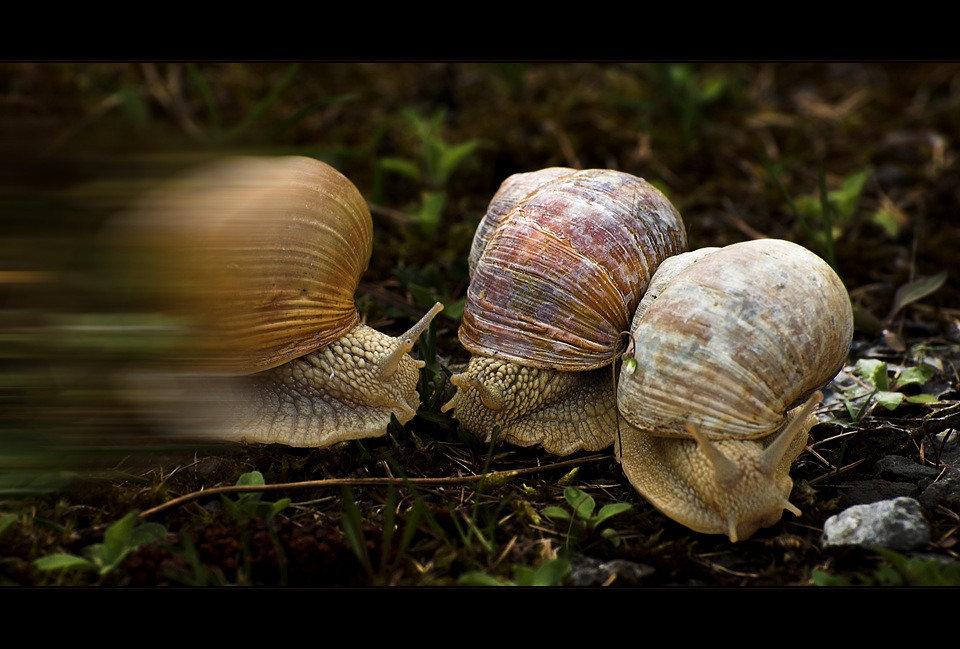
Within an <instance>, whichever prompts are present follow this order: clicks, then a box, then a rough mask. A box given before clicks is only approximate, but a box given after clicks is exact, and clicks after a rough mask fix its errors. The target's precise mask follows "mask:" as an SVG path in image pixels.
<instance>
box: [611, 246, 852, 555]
mask: <svg viewBox="0 0 960 649" xmlns="http://www.w3.org/2000/svg"><path fill="white" fill-rule="evenodd" d="M631 333H632V336H633V342H634V345H635V349H634V355H633V361H628V362H626V363H625V364H624V367H623V369H622V370H621V374H620V382H619V387H618V395H617V405H618V409H619V411H620V413H621V415H622V417H623V420H622V421H621V432H620V442H619V448H618V455H619V457H620V460H621V463H622V465H623V468H624V472H625V473H626V475H627V477H628V478H629V480H630V482H631V483H632V484H633V485H634V487H636V489H637V490H638V491H639V492H640V493H641V495H643V496H644V498H646V499H647V500H648V501H650V502H651V503H653V504H654V506H656V507H657V508H658V509H660V510H661V511H662V512H663V513H664V514H666V515H667V516H669V517H671V518H673V519H674V520H677V521H678V522H681V523H683V524H685V525H687V526H688V527H690V528H691V529H694V530H696V531H699V532H704V533H713V534H726V535H727V536H728V537H729V538H730V539H731V540H732V541H737V540H742V539H745V538H747V537H749V536H750V535H752V534H753V533H754V532H755V531H756V530H757V529H759V528H760V527H769V526H770V525H773V524H774V523H776V522H777V521H778V520H780V518H781V516H782V512H783V510H784V509H788V510H790V511H792V512H793V513H795V514H797V515H799V513H800V512H799V510H797V509H796V508H795V507H794V506H793V505H791V504H790V502H789V501H788V500H787V498H788V496H789V495H790V490H791V488H792V485H793V483H792V481H791V480H790V478H789V475H788V472H789V467H790V464H791V463H792V462H793V460H794V459H796V457H797V456H798V455H799V454H800V452H802V450H803V448H804V445H805V442H806V439H807V433H808V431H809V430H810V428H811V427H812V426H813V425H814V424H815V423H816V419H815V417H813V416H812V414H811V411H812V408H813V407H814V406H815V404H816V403H817V402H818V401H819V398H820V393H819V392H817V390H819V389H820V388H822V387H823V386H825V385H826V384H827V383H829V382H830V381H831V380H832V379H833V377H834V376H835V375H836V374H837V372H838V371H839V370H840V369H841V368H842V366H843V363H844V361H845V359H846V357H847V354H848V352H849V349H850V342H851V339H852V335H853V316H852V309H851V306H850V300H849V297H848V295H847V292H846V289H845V288H844V286H843V283H842V282H841V281H840V278H839V277H837V275H836V273H834V271H833V270H832V269H831V268H830V267H829V266H828V265H827V264H826V263H825V262H824V261H823V260H822V259H820V258H819V257H818V256H817V255H815V254H813V253H812V252H810V251H808V250H806V249H804V248H802V247H800V246H798V245H796V244H793V243H789V242H786V241H779V240H770V239H764V240H758V241H749V242H744V243H738V244H734V245H731V246H727V247H725V248H708V249H703V250H697V251H694V252H691V253H686V254H683V255H678V256H676V257H673V258H671V259H668V260H666V261H665V262H664V263H663V264H662V265H661V267H660V269H659V270H658V271H657V273H656V275H654V278H653V279H652V280H651V283H650V287H649V289H648V291H647V294H646V295H645V296H644V298H643V300H642V302H641V305H640V307H639V308H638V310H637V314H636V317H635V318H634V321H633V325H632V327H631ZM800 404H803V406H801V405H800Z"/></svg>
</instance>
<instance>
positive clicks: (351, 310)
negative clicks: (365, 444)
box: [118, 156, 443, 447]
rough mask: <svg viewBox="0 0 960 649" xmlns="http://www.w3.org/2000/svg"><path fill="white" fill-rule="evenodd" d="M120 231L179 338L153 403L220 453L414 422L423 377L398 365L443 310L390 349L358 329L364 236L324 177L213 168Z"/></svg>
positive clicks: (277, 168)
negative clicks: (236, 446)
mask: <svg viewBox="0 0 960 649" xmlns="http://www.w3.org/2000/svg"><path fill="white" fill-rule="evenodd" d="M118 230H119V236H120V240H121V241H122V243H123V244H124V245H125V246H127V247H128V248H129V250H128V252H130V253H131V254H133V255H134V256H135V260H134V262H132V265H131V268H137V269H142V271H141V275H140V278H141V282H142V283H141V285H140V286H139V287H138V289H139V290H144V291H146V292H147V294H148V295H150V296H153V297H155V298H156V299H157V300H158V302H159V304H160V305H161V306H160V308H161V309H163V312H164V313H165V314H166V315H167V316H169V317H172V318H175V319H176V322H178V323H181V324H182V325H183V326H184V327H185V329H186V331H187V332H188V334H187V337H186V344H185V345H182V349H181V351H180V352H179V353H178V354H177V355H176V358H175V361H176V363H175V367H173V368H172V369H171V370H170V373H169V374H166V375H164V376H166V377H167V378H168V379H169V380H168V381H167V382H165V383H164V384H163V385H164V386H166V387H167V388H168V389H170V390H172V391H173V395H167V394H166V393H163V394H162V395H161V396H160V397H158V398H160V400H161V401H163V400H164V399H165V400H166V403H167V404H169V403H170V401H171V399H172V400H176V401H177V402H176V403H175V404H174V405H173V406H172V407H169V408H167V410H169V411H172V414H175V415H176V414H185V415H186V418H188V419H189V420H190V422H191V424H193V423H194V421H193V419H192V417H193V416H195V415H196V416H197V417H199V419H200V420H201V422H199V423H197V425H198V426H200V428H199V430H202V431H203V432H204V433H205V434H206V433H210V434H214V435H216V436H217V437H218V438H220V439H229V440H244V441H248V442H262V443H283V444H287V445H290V446H312V447H324V446H329V445H331V444H333V443H336V442H338V441H342V440H348V439H357V438H363V437H374V436H379V435H383V434H385V432H386V429H387V425H388V424H389V423H390V420H391V415H395V416H396V418H397V419H398V420H399V421H400V422H401V423H405V422H407V421H409V420H410V419H411V418H412V417H413V416H414V414H415V413H416V410H417V408H418V407H419V405H420V401H419V396H418V394H417V391H416V385H417V381H418V379H419V371H418V370H419V368H420V367H423V365H424V363H423V362H422V361H415V360H414V359H412V358H411V357H410V356H409V354H408V352H410V351H411V349H412V348H413V345H414V343H415V341H416V340H417V337H418V336H419V335H420V334H421V333H422V332H423V331H424V330H425V329H426V327H427V326H428V325H429V323H430V321H431V320H432V318H433V317H434V316H435V315H436V314H437V313H438V312H439V311H440V310H441V309H442V308H443V307H442V305H441V304H439V303H437V304H436V305H435V306H434V307H433V308H432V309H431V310H430V311H429V312H428V313H427V314H426V315H425V316H424V317H423V319H421V320H420V322H418V323H417V324H416V325H415V326H414V327H413V328H411V329H410V330H409V331H407V332H406V333H404V334H403V335H401V336H399V337H397V338H393V337H390V336H387V335H385V334H382V333H380V332H378V331H376V330H374V329H372V328H370V327H368V326H366V325H364V324H360V323H359V320H360V316H359V312H358V310H357V307H356V305H355V303H354V292H355V291H356V288H357V285H358V283H359V280H360V277H361V275H362V274H363V272H364V271H365V270H366V268H367V264H368V263H369V260H370V257H371V254H372V232H373V222H372V219H371V216H370V212H369V209H368V208H367V205H366V202H365V201H364V199H363V196H361V194H360V192H359V191H358V190H357V188H356V187H355V186H354V185H353V184H352V183H351V182H350V181H349V180H348V179H347V178H346V177H344V176H343V175H341V174H340V173H339V172H338V171H337V170H335V169H334V168H333V167H331V166H329V165H327V164H325V163H322V162H320V161H318V160H315V159H312V158H305V157H298V156H289V157H277V158H253V157H250V158H246V157H241V158H230V159H226V160H221V161H218V162H214V163H212V164H209V165H207V166H205V167H203V168H201V169H199V170H195V171H192V172H190V173H188V174H185V175H183V176H181V177H179V178H177V179H175V180H174V181H173V182H172V183H170V184H168V185H167V186H164V187H162V188H160V189H158V190H155V191H153V192H151V193H149V194H148V195H147V196H146V197H145V198H143V199H142V200H141V201H140V202H139V204H138V205H137V207H136V209H134V210H133V211H132V213H129V214H128V215H127V219H126V220H125V221H124V222H123V223H122V225H121V227H120V228H118ZM153 377H154V378H156V377H157V375H153ZM167 414H171V413H170V412H168V413H167Z"/></svg>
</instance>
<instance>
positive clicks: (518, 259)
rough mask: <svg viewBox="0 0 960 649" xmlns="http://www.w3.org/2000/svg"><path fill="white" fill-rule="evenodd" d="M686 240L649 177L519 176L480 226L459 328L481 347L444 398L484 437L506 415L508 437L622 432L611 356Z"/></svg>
mask: <svg viewBox="0 0 960 649" xmlns="http://www.w3.org/2000/svg"><path fill="white" fill-rule="evenodd" d="M685 247H686V235H685V233H684V229H683V222H682V220H681V218H680V215H679V214H678V213H677V211H676V210H675V209H674V207H673V206H672V205H671V204H670V202H669V201H668V200H667V199H666V198H665V197H664V196H663V194H661V193H660V192H659V191H658V190H657V189H656V188H654V187H653V186H652V185H650V184H649V183H647V182H646V181H645V180H643V179H641V178H637V177H635V176H631V175H630V174H626V173H622V172H619V171H612V170H605V169H589V170H585V171H575V170H573V169H566V168H549V169H543V170H541V171H537V172H531V173H525V174H516V175H513V176H511V177H509V178H507V180H505V181H504V182H503V184H502V185H501V187H500V189H499V190H498V192H497V194H496V195H495V196H494V198H493V199H492V201H491V203H490V206H489V209H488V211H487V214H486V215H485V216H484V218H483V220H482V221H481V223H480V225H479V227H478V229H477V233H476V235H475V238H474V242H473V248H472V250H471V254H470V260H469V261H470V278H471V279H470V286H469V288H468V291H467V300H466V305H465V307H464V313H463V320H462V323H461V326H460V331H459V337H460V341H461V343H462V344H463V346H464V347H465V348H466V349H467V350H468V351H470V352H471V354H472V357H471V360H470V362H469V364H468V365H467V367H466V369H465V370H464V371H463V372H461V373H459V374H455V375H454V376H453V377H452V378H451V382H452V383H453V385H455V386H456V388H457V391H456V394H455V395H454V396H453V398H452V399H451V400H450V401H449V402H447V403H446V404H445V405H444V406H443V408H442V410H443V411H444V412H446V411H448V410H450V409H454V416H455V417H456V418H457V419H458V420H459V422H460V424H461V426H463V427H464V428H466V429H467V430H470V431H471V432H472V433H474V434H475V435H477V436H478V437H480V438H481V439H484V440H489V439H490V436H491V434H492V432H493V430H494V428H495V427H496V428H497V429H498V431H499V432H498V439H499V440H500V441H507V442H510V443H512V444H516V445H520V446H531V445H534V444H541V445H542V446H543V448H544V449H545V450H547V451H548V452H551V453H555V454H559V455H566V454H569V453H573V452H575V451H577V450H581V449H582V450H599V449H602V448H606V447H607V446H609V445H610V444H612V443H613V438H614V434H615V431H616V421H617V411H616V402H615V391H614V379H613V374H612V372H611V370H610V368H609V367H608V366H609V365H610V364H611V363H612V362H613V361H614V359H615V358H616V355H617V352H618V349H619V347H622V344H625V342H626V337H625V336H621V332H625V331H626V330H627V328H628V326H629V324H630V319H631V318H632V316H633V313H634V310H635V309H636V307H637V305H638V304H639V302H640V298H641V296H642V295H643V292H644V290H645V289H646V287H647V282H648V281H649V280H650V277H651V276H652V275H653V272H654V271H655V270H656V268H657V266H658V265H659V264H660V262H661V261H663V260H664V259H666V258H667V257H669V256H671V255H675V254H677V253H679V252H682V251H683V250H684V249H685ZM618 343H619V345H618Z"/></svg>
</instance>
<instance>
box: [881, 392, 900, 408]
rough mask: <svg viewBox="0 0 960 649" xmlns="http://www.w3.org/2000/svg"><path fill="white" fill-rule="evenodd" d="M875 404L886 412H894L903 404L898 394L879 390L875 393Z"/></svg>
mask: <svg viewBox="0 0 960 649" xmlns="http://www.w3.org/2000/svg"><path fill="white" fill-rule="evenodd" d="M877 403H879V404H880V405H881V406H883V407H884V408H886V409H887V410H895V409H896V408H897V406H899V405H900V404H901V403H903V395H902V394H900V393H899V392H887V391H884V390H881V391H879V392H877Z"/></svg>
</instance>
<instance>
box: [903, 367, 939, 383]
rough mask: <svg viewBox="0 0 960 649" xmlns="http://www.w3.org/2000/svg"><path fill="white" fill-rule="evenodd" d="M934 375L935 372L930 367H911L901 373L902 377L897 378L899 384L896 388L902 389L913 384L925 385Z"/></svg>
mask: <svg viewBox="0 0 960 649" xmlns="http://www.w3.org/2000/svg"><path fill="white" fill-rule="evenodd" d="M934 374H935V370H934V369H933V368H932V367H930V366H929V365H917V366H916V367H911V368H910V369H908V370H904V371H903V372H901V373H900V376H898V377H897V383H896V386H894V387H895V388H900V387H903V386H904V385H911V384H918V385H923V384H924V383H926V382H927V381H929V380H930V379H932V378H933V375H934Z"/></svg>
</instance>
